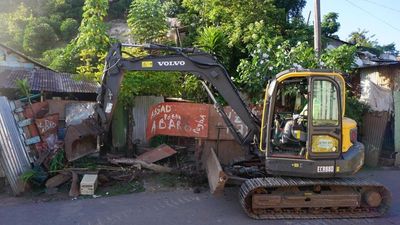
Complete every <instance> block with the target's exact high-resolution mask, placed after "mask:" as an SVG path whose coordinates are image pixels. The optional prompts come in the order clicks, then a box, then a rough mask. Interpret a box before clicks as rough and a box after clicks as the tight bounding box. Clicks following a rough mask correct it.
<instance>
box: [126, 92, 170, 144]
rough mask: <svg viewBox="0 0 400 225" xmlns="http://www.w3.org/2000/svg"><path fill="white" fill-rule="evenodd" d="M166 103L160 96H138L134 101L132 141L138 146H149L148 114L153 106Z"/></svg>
mask: <svg viewBox="0 0 400 225" xmlns="http://www.w3.org/2000/svg"><path fill="white" fill-rule="evenodd" d="M161 102H164V98H163V97H160V96H138V97H135V99H134V103H135V104H134V107H133V108H132V114H133V120H134V121H133V129H132V140H133V142H135V143H138V144H147V139H146V127H147V119H146V118H147V114H148V112H149V110H150V108H151V107H152V106H153V105H156V104H158V103H161Z"/></svg>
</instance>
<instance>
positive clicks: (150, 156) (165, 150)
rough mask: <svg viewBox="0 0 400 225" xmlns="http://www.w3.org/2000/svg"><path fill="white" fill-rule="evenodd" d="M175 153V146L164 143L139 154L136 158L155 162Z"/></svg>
mask: <svg viewBox="0 0 400 225" xmlns="http://www.w3.org/2000/svg"><path fill="white" fill-rule="evenodd" d="M174 154H176V151H175V150H174V149H173V148H171V147H170V146H168V145H166V144H162V145H160V146H158V147H157V148H155V149H152V150H150V151H147V152H145V153H143V154H141V155H139V156H138V157H136V159H137V160H141V161H144V162H147V163H154V162H157V161H159V160H161V159H165V158H167V157H169V156H171V155H174Z"/></svg>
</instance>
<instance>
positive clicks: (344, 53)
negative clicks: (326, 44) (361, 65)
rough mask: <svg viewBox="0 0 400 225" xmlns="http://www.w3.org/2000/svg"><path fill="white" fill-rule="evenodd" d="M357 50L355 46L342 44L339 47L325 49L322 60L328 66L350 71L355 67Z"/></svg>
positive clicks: (345, 71)
mask: <svg viewBox="0 0 400 225" xmlns="http://www.w3.org/2000/svg"><path fill="white" fill-rule="evenodd" d="M356 51H357V48H356V47H355V46H349V45H341V46H339V47H338V48H335V49H331V50H328V51H325V52H324V54H322V56H321V60H322V62H323V63H324V66H325V67H326V68H329V69H335V70H339V71H342V72H344V73H350V72H352V71H353V70H354V68H355V63H354V58H355V56H356Z"/></svg>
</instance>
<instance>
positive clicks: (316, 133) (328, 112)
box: [307, 76, 342, 172]
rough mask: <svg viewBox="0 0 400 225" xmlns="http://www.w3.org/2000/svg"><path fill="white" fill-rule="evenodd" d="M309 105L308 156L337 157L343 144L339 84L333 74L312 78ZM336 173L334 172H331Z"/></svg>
mask: <svg viewBox="0 0 400 225" xmlns="http://www.w3.org/2000/svg"><path fill="white" fill-rule="evenodd" d="M309 90H311V93H310V95H311V96H310V97H311V98H310V101H309V108H308V112H309V113H308V121H309V122H308V133H309V135H308V147H307V149H308V157H309V158H310V159H336V158H338V157H339V156H340V154H341V146H342V115H341V112H342V105H341V96H340V95H341V92H340V88H339V85H338V83H337V82H336V81H335V80H334V79H331V78H330V77H323V76H321V77H319V76H318V77H311V82H310V83H309ZM332 172H333V171H332Z"/></svg>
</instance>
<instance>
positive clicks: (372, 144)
mask: <svg viewBox="0 0 400 225" xmlns="http://www.w3.org/2000/svg"><path fill="white" fill-rule="evenodd" d="M388 120H389V113H388V112H368V113H366V114H365V115H364V117H363V129H362V134H363V137H362V142H363V143H364V145H365V153H366V154H365V164H366V165H367V166H372V167H375V166H377V165H378V161H379V156H380V153H381V148H382V142H383V138H384V134H385V129H386V126H387V122H388Z"/></svg>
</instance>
